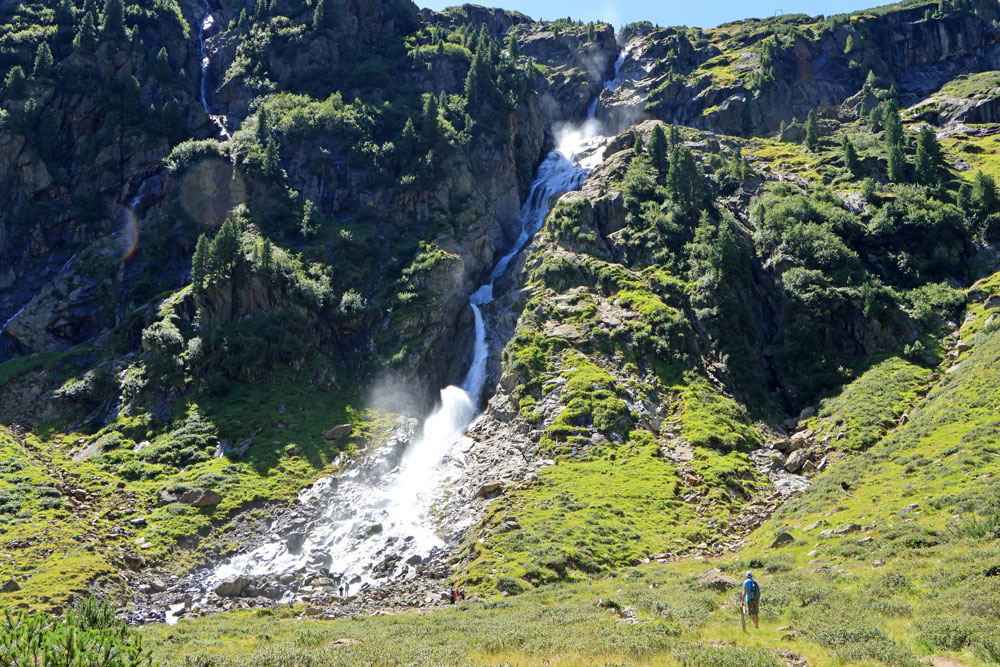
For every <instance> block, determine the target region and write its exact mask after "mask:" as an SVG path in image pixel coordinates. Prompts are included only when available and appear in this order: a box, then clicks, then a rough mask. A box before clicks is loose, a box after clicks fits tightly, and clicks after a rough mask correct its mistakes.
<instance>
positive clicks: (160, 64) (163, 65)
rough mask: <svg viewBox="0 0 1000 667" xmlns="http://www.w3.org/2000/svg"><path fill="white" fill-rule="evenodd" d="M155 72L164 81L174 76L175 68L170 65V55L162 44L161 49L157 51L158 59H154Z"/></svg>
mask: <svg viewBox="0 0 1000 667" xmlns="http://www.w3.org/2000/svg"><path fill="white" fill-rule="evenodd" d="M153 74H154V75H155V76H156V78H157V79H159V80H160V81H163V82H166V81H168V80H169V79H171V78H173V74H174V70H173V68H172V67H170V56H169V55H168V54H167V48H166V47H164V46H161V47H160V50H159V51H157V52H156V59H155V60H154V61H153Z"/></svg>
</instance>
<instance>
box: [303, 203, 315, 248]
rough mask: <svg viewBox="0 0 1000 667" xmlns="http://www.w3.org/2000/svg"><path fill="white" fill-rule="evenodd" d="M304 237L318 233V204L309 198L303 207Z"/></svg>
mask: <svg viewBox="0 0 1000 667" xmlns="http://www.w3.org/2000/svg"><path fill="white" fill-rule="evenodd" d="M301 230H302V238H304V239H308V238H311V237H312V236H313V235H314V234H315V233H316V204H314V203H312V200H311V199H307V200H306V203H305V206H303V207H302V226H301Z"/></svg>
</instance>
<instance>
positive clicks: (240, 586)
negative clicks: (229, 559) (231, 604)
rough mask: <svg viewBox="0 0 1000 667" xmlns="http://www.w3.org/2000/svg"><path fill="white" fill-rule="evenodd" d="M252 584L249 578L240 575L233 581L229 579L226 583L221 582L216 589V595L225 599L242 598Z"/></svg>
mask: <svg viewBox="0 0 1000 667" xmlns="http://www.w3.org/2000/svg"><path fill="white" fill-rule="evenodd" d="M250 583H251V580H250V578H249V577H245V576H243V575H239V576H238V577H234V578H233V579H227V580H226V581H223V582H221V583H220V584H219V585H218V586H216V587H215V594H216V595H218V596H219V597H223V598H235V597H240V596H241V595H242V594H243V592H244V591H245V590H246V589H247V586H249V585H250Z"/></svg>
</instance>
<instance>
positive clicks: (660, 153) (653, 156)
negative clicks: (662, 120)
mask: <svg viewBox="0 0 1000 667" xmlns="http://www.w3.org/2000/svg"><path fill="white" fill-rule="evenodd" d="M649 159H650V161H651V162H652V163H653V167H654V168H656V169H657V170H658V171H660V172H665V171H666V169H667V137H666V135H665V134H664V133H663V128H662V127H660V125H659V124H657V125H654V126H653V133H652V134H651V135H650V137H649Z"/></svg>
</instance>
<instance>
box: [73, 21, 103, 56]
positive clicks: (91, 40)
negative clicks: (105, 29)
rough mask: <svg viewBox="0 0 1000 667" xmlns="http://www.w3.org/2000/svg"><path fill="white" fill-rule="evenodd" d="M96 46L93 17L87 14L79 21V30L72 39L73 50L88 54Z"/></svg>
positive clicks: (95, 30)
mask: <svg viewBox="0 0 1000 667" xmlns="http://www.w3.org/2000/svg"><path fill="white" fill-rule="evenodd" d="M96 46H97V29H96V28H95V27H94V15H93V14H91V13H90V12H87V13H86V14H84V15H83V20H82V21H80V29H79V30H78V31H77V32H76V37H74V38H73V48H74V49H76V50H77V51H82V52H84V53H90V52H91V51H93V50H94V48H95V47H96Z"/></svg>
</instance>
